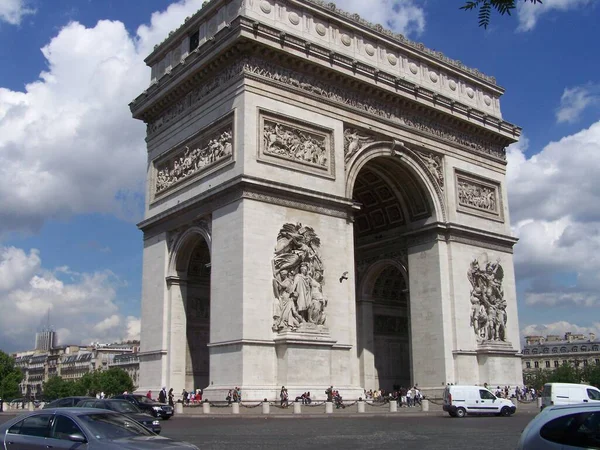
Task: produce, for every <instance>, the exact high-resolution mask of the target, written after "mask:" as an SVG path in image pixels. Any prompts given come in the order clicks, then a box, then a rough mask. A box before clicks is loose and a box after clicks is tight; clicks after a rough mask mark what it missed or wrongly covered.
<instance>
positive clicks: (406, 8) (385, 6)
mask: <svg viewBox="0 0 600 450" xmlns="http://www.w3.org/2000/svg"><path fill="white" fill-rule="evenodd" d="M335 4H336V5H337V6H338V7H339V8H341V9H343V10H345V11H348V12H352V13H357V14H359V15H360V16H361V17H362V18H363V19H366V20H368V21H369V22H373V23H378V24H381V25H383V26H384V27H386V28H390V29H392V30H394V31H396V32H398V33H402V34H405V35H413V34H415V35H419V34H421V33H422V32H423V31H425V12H424V10H423V8H422V7H420V6H418V4H417V2H416V1H415V0H372V1H369V2H365V1H364V0H335Z"/></svg>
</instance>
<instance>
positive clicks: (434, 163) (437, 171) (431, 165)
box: [414, 151, 444, 192]
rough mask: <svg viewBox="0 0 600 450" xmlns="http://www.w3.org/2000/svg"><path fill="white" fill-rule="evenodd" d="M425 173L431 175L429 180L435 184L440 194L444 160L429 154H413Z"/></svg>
mask: <svg viewBox="0 0 600 450" xmlns="http://www.w3.org/2000/svg"><path fill="white" fill-rule="evenodd" d="M414 153H415V154H416V155H417V156H418V158H419V160H420V162H421V163H423V164H424V167H425V168H426V169H427V172H428V173H429V174H430V175H431V179H432V180H433V182H434V183H436V184H437V185H438V186H439V187H440V189H441V190H442V192H443V191H444V158H443V157H442V156H440V155H436V154H435V153H431V152H419V151H415V152H414Z"/></svg>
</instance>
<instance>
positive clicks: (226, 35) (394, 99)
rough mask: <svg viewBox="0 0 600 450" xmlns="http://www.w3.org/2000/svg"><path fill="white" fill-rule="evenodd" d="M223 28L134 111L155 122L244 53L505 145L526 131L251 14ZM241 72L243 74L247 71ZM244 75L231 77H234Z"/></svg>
mask: <svg viewBox="0 0 600 450" xmlns="http://www.w3.org/2000/svg"><path fill="white" fill-rule="evenodd" d="M218 34H223V36H219V37H218V39H217V38H216V37H215V39H213V40H211V42H209V43H207V44H204V45H201V46H200V47H196V48H195V50H193V51H192V52H190V53H188V54H187V55H185V56H184V57H183V58H181V61H180V62H179V63H177V64H176V65H175V66H173V67H171V68H170V70H169V71H168V72H167V73H166V74H165V75H164V76H162V77H161V78H159V79H157V80H155V81H153V83H152V84H151V85H150V87H149V88H148V89H147V90H146V91H144V93H143V94H142V95H140V96H138V97H137V98H136V99H135V100H134V101H133V102H131V103H130V108H131V111H132V113H133V115H134V117H135V118H137V119H140V120H143V121H144V122H146V123H147V124H149V125H150V126H151V125H152V123H153V122H156V121H157V120H160V118H161V117H162V116H164V115H165V114H167V115H169V114H171V113H170V111H171V110H172V109H173V107H176V108H177V105H179V104H180V103H181V102H182V100H184V99H185V98H186V97H187V96H188V95H189V93H190V92H191V91H194V90H198V89H201V88H202V86H203V85H205V84H207V83H210V82H211V80H213V79H214V78H215V77H219V76H221V77H222V73H223V72H225V71H226V68H227V67H228V66H232V61H233V65H235V63H236V61H239V60H240V59H241V58H244V57H251V56H254V57H260V58H263V59H265V60H269V61H273V62H276V64H278V65H281V66H282V67H286V68H288V69H291V70H296V71H299V72H300V73H305V74H307V73H309V74H310V75H311V76H313V77H315V78H318V79H321V80H323V81H325V82H327V81H329V82H333V83H335V85H336V86H340V87H343V88H344V89H348V90H350V91H353V92H357V91H358V92H361V93H362V94H363V95H367V96H369V97H371V98H373V99H376V100H377V101H378V102H382V103H385V104H387V105H393V106H395V107H399V108H402V109H408V110H414V111H418V112H420V113H422V114H424V115H427V116H428V117H429V118H430V120H436V121H440V122H444V123H445V124H447V126H449V127H453V128H456V129H458V130H461V131H463V132H465V133H469V134H473V135H476V136H478V137H480V138H481V139H485V140H487V141H489V142H490V143H493V144H495V145H497V146H499V147H501V148H502V149H503V148H504V147H506V146H507V145H509V144H511V143H512V142H514V141H515V140H517V139H518V137H519V135H520V132H521V129H520V128H519V127H516V126H515V125H513V124H510V123H509V122H506V121H504V120H501V119H498V118H496V117H492V116H489V115H486V114H485V113H483V112H481V111H478V110H476V109H474V108H472V107H470V106H467V105H465V104H461V103H459V102H458V101H455V100H452V99H450V98H447V97H445V96H443V95H441V94H437V93H435V92H433V91H431V90H429V89H427V88H424V87H421V86H419V85H417V84H414V83H412V82H410V81H408V80H405V79H403V78H399V77H394V76H392V75H391V74H388V73H386V72H383V71H380V70H378V69H376V68H374V67H372V66H369V65H367V64H364V63H361V62H358V61H355V60H351V59H350V58H348V57H347V56H345V55H341V54H338V53H336V52H333V51H331V50H330V49H328V48H326V47H323V46H319V45H315V44H312V43H309V42H307V41H303V40H302V39H301V38H298V37H297V36H291V35H288V34H285V33H283V32H281V31H279V30H277V29H275V28H272V27H269V26H268V25H265V24H262V23H259V22H256V21H251V20H249V19H247V18H245V17H238V18H236V19H235V20H234V21H233V22H232V23H231V24H230V26H229V27H226V28H223V29H222V30H220V31H219V32H218ZM216 42H218V44H217V43H216ZM237 75H238V77H239V78H241V77H242V76H243V75H244V71H243V70H242V71H240V73H238V74H237ZM238 77H231V78H230V80H228V81H231V82H233V79H234V78H235V79H237V78H238ZM214 94H218V92H214ZM179 109H180V110H181V109H182V108H181V107H179ZM501 159H502V158H501Z"/></svg>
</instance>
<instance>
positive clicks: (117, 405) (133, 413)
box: [77, 399, 161, 434]
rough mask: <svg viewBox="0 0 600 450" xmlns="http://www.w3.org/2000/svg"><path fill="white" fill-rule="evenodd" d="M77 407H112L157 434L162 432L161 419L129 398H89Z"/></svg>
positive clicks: (111, 408) (112, 409)
mask: <svg viewBox="0 0 600 450" xmlns="http://www.w3.org/2000/svg"><path fill="white" fill-rule="evenodd" d="M77 407H78V408H100V409H110V410H111V411H116V412H120V413H122V414H125V415H126V416H127V417H129V418H131V419H133V420H136V421H138V422H139V423H141V424H142V425H144V426H145V427H146V428H148V429H149V430H150V431H153V432H155V433H156V434H160V431H161V426H160V421H158V420H157V419H156V417H153V416H151V415H150V414H147V413H143V412H142V411H140V409H139V408H138V407H137V406H135V405H134V404H132V403H130V402H128V401H127V400H117V399H101V400H98V399H89V400H82V401H80V402H79V403H77Z"/></svg>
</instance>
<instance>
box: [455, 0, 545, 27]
mask: <svg viewBox="0 0 600 450" xmlns="http://www.w3.org/2000/svg"><path fill="white" fill-rule="evenodd" d="M524 1H525V2H528V1H529V2H531V3H533V4H537V3H539V4H541V3H542V0H524ZM516 2H517V0H469V1H467V2H466V3H465V4H464V5H463V6H461V7H460V9H464V10H465V11H471V10H474V9H479V17H478V18H479V26H480V27H483V28H487V27H488V25H489V24H490V17H491V15H492V11H493V10H495V11H496V12H498V13H500V14H501V15H505V14H508V15H509V16H510V12H511V11H512V10H513V9H515V8H516V6H517V5H516Z"/></svg>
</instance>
